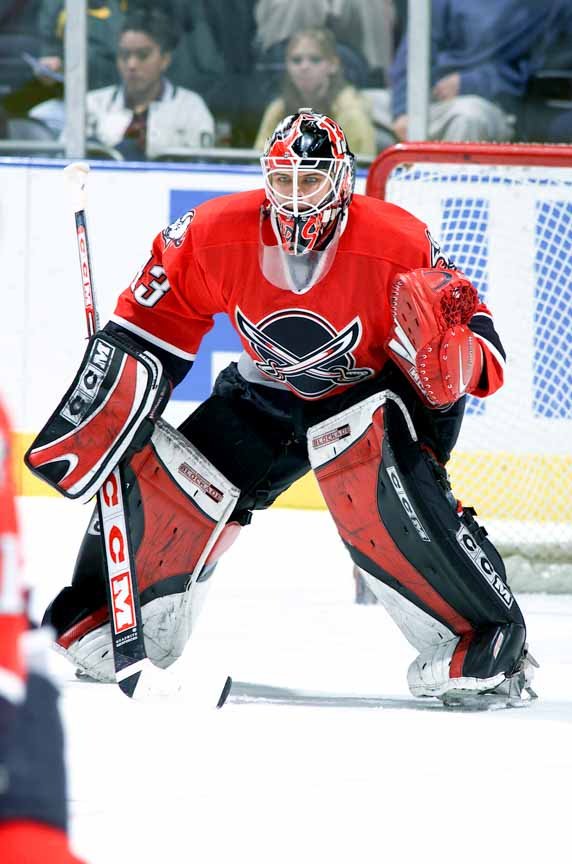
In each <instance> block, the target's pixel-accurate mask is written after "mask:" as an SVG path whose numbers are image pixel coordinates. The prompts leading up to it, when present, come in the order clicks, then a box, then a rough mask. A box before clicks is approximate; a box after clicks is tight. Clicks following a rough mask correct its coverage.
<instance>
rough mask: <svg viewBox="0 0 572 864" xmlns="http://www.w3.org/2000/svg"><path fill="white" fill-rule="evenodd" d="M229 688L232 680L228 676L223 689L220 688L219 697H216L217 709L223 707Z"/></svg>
mask: <svg viewBox="0 0 572 864" xmlns="http://www.w3.org/2000/svg"><path fill="white" fill-rule="evenodd" d="M231 688H232V678H231V677H230V675H229V676H228V678H227V679H226V681H225V682H224V687H223V688H222V692H221V694H220V696H219V697H218V702H217V703H216V707H217V708H222V706H223V705H224V703H225V702H226V700H227V698H228V694H229V693H230V691H231Z"/></svg>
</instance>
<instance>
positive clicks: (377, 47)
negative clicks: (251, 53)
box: [255, 0, 394, 87]
mask: <svg viewBox="0 0 572 864" xmlns="http://www.w3.org/2000/svg"><path fill="white" fill-rule="evenodd" d="M255 16H256V29H257V43H258V48H259V52H260V59H261V60H262V59H263V58H264V57H268V56H269V55H270V56H272V54H274V56H275V57H276V56H278V57H281V56H283V54H284V48H285V45H286V43H287V41H288V39H289V38H290V37H291V36H293V35H294V33H296V32H298V31H299V30H305V29H308V28H310V27H314V28H328V29H330V30H331V31H332V32H333V34H334V36H335V37H336V40H337V42H338V43H341V46H343V48H342V49H340V53H341V54H343V53H344V51H345V50H346V49H351V50H352V51H353V52H354V53H355V55H357V57H363V58H364V60H365V65H366V68H365V80H356V79H355V78H353V77H352V76H351V74H348V69H347V68H346V77H348V78H349V79H350V80H351V81H352V83H354V84H355V85H356V86H364V87H365V86H383V84H384V82H385V74H386V71H387V69H388V68H389V64H390V62H391V57H392V54H393V50H392V42H393V35H392V34H393V23H394V0H288V2H285V0H257V3H256V5H255ZM276 49H278V52H277V53H276ZM344 59H346V58H345V57H342V60H344ZM350 62H351V61H350Z"/></svg>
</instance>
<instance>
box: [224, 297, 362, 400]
mask: <svg viewBox="0 0 572 864" xmlns="http://www.w3.org/2000/svg"><path fill="white" fill-rule="evenodd" d="M300 317H302V316H300ZM236 321H237V325H238V327H239V329H240V332H241V333H242V334H243V335H244V336H245V337H246V339H248V341H249V342H250V344H251V345H252V347H253V348H254V350H255V351H256V353H257V354H258V355H259V356H260V357H261V358H262V359H261V360H260V361H258V362H257V363H256V365H257V367H258V368H259V369H260V371H261V372H263V373H264V375H268V376H269V377H270V378H274V379H275V380H277V381H287V380H288V379H289V378H293V377H295V376H297V375H309V376H310V377H311V378H317V379H320V380H323V381H324V382H329V383H330V385H331V386H334V385H336V384H355V383H356V382H358V381H362V380H363V379H364V378H368V377H369V376H370V375H371V374H372V370H371V369H367V368H364V369H352V368H347V367H346V366H343V365H341V364H338V365H336V364H335V361H336V360H338V359H341V358H342V357H345V358H346V360H349V361H350V363H353V362H354V361H353V357H352V356H351V355H350V354H349V352H350V351H351V350H352V348H354V347H355V346H356V345H357V344H358V342H359V340H360V338H361V332H362V328H361V321H360V319H359V318H354V319H353V321H351V322H350V323H349V324H348V325H347V327H346V328H345V329H344V330H342V332H341V333H336V335H335V336H333V337H332V338H331V339H330V340H328V341H327V342H324V343H323V344H322V345H319V346H318V347H317V348H314V349H313V350H312V351H310V352H309V353H307V354H304V355H303V356H302V357H298V356H297V355H296V354H293V353H292V351H289V350H288V349H287V348H285V347H284V346H283V345H281V344H280V343H279V342H276V340H275V339H272V337H271V336H269V335H268V334H267V333H265V332H264V331H263V330H261V329H260V327H257V326H256V325H255V324H252V322H251V321H249V320H248V318H246V317H245V316H244V315H243V314H242V312H241V311H240V309H238V308H237V310H236ZM321 323H323V322H321ZM268 355H270V357H268ZM326 364H327V368H325V366H326ZM327 389H329V388H327Z"/></svg>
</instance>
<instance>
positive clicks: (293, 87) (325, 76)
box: [254, 29, 375, 155]
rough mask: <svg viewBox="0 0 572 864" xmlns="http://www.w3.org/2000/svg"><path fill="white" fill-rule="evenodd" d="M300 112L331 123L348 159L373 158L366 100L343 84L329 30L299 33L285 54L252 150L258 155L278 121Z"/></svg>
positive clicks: (370, 127) (371, 126) (290, 42)
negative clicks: (277, 89)
mask: <svg viewBox="0 0 572 864" xmlns="http://www.w3.org/2000/svg"><path fill="white" fill-rule="evenodd" d="M301 107H308V108H311V109H312V110H313V111H315V112H318V113H321V114H327V115H328V116H329V117H333V119H334V120H336V121H337V122H338V123H339V124H340V125H341V126H342V127H343V129H344V131H345V132H346V135H347V138H348V141H349V145H350V148H351V149H352V151H353V152H354V153H363V154H366V155H373V154H374V153H375V133H374V129H373V124H372V121H371V116H370V115H371V111H370V107H369V104H368V102H367V101H366V99H365V98H364V97H363V96H362V95H361V94H360V93H358V91H357V90H356V89H355V87H353V86H351V85H350V84H348V83H347V81H346V80H345V78H344V76H343V74H342V71H341V65H340V58H339V56H338V53H337V50H336V40H335V37H334V35H333V33H332V32H331V31H329V30H317V29H309V30H301V31H300V32H298V33H295V34H294V36H292V37H291V39H290V41H289V42H288V47H287V49H286V74H285V77H284V83H283V88H282V95H281V96H279V97H278V98H277V99H275V100H273V101H272V102H271V103H270V104H269V105H268V107H267V108H266V111H265V112H264V116H263V118H262V122H261V124H260V128H259V130H258V134H257V136H256V141H255V142H254V146H255V148H256V149H257V150H262V149H263V148H264V144H265V141H266V139H267V138H268V137H269V136H270V135H271V133H272V131H273V130H274V128H275V127H276V125H277V124H278V122H279V121H280V119H281V118H283V117H284V116H285V115H287V114H295V113H296V111H297V110H298V109H299V108H301Z"/></svg>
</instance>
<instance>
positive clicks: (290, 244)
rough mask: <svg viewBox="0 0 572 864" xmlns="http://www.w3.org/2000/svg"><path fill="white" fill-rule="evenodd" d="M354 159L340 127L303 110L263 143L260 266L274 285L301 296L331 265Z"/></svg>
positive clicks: (350, 192) (349, 196)
mask: <svg viewBox="0 0 572 864" xmlns="http://www.w3.org/2000/svg"><path fill="white" fill-rule="evenodd" d="M353 159H354V157H353V154H352V153H350V151H349V149H348V146H347V141H346V138H345V135H344V133H343V131H342V129H341V127H340V126H339V125H338V124H337V123H336V122H335V121H334V120H331V119H330V118H329V117H326V116H324V115H322V114H315V113H313V112H311V111H306V110H305V109H302V110H301V111H300V112H299V113H298V114H295V115H291V116H289V117H286V119H285V120H283V121H282V122H281V123H280V124H279V125H278V126H277V128H276V130H275V131H274V134H273V135H272V136H271V138H270V139H269V140H268V142H267V144H266V148H265V152H264V156H263V157H262V158H261V164H262V170H263V173H264V184H265V191H266V195H267V204H266V207H265V208H264V210H263V224H262V231H261V267H262V271H263V273H264V275H265V276H266V278H268V279H269V281H271V282H272V283H273V284H275V285H277V286H278V287H280V288H286V289H287V290H290V291H295V292H296V293H301V292H302V291H304V290H309V288H310V287H312V285H313V284H315V283H316V282H317V281H318V279H320V278H323V276H324V275H325V274H326V272H327V270H329V268H330V267H331V264H332V261H333V258H334V256H335V251H336V248H337V241H338V239H339V236H340V233H341V231H342V230H343V227H344V225H345V216H346V214H347V207H348V205H349V203H350V201H351V196H352V193H353V184H354V166H353ZM264 217H266V219H268V220H269V221H270V224H271V226H272V234H271V235H270V234H269V232H268V226H267V225H266V226H265V224H264ZM265 228H266V230H265ZM296 259H298V262H297V261H296ZM301 259H304V260H303V262H302V260H301Z"/></svg>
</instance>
